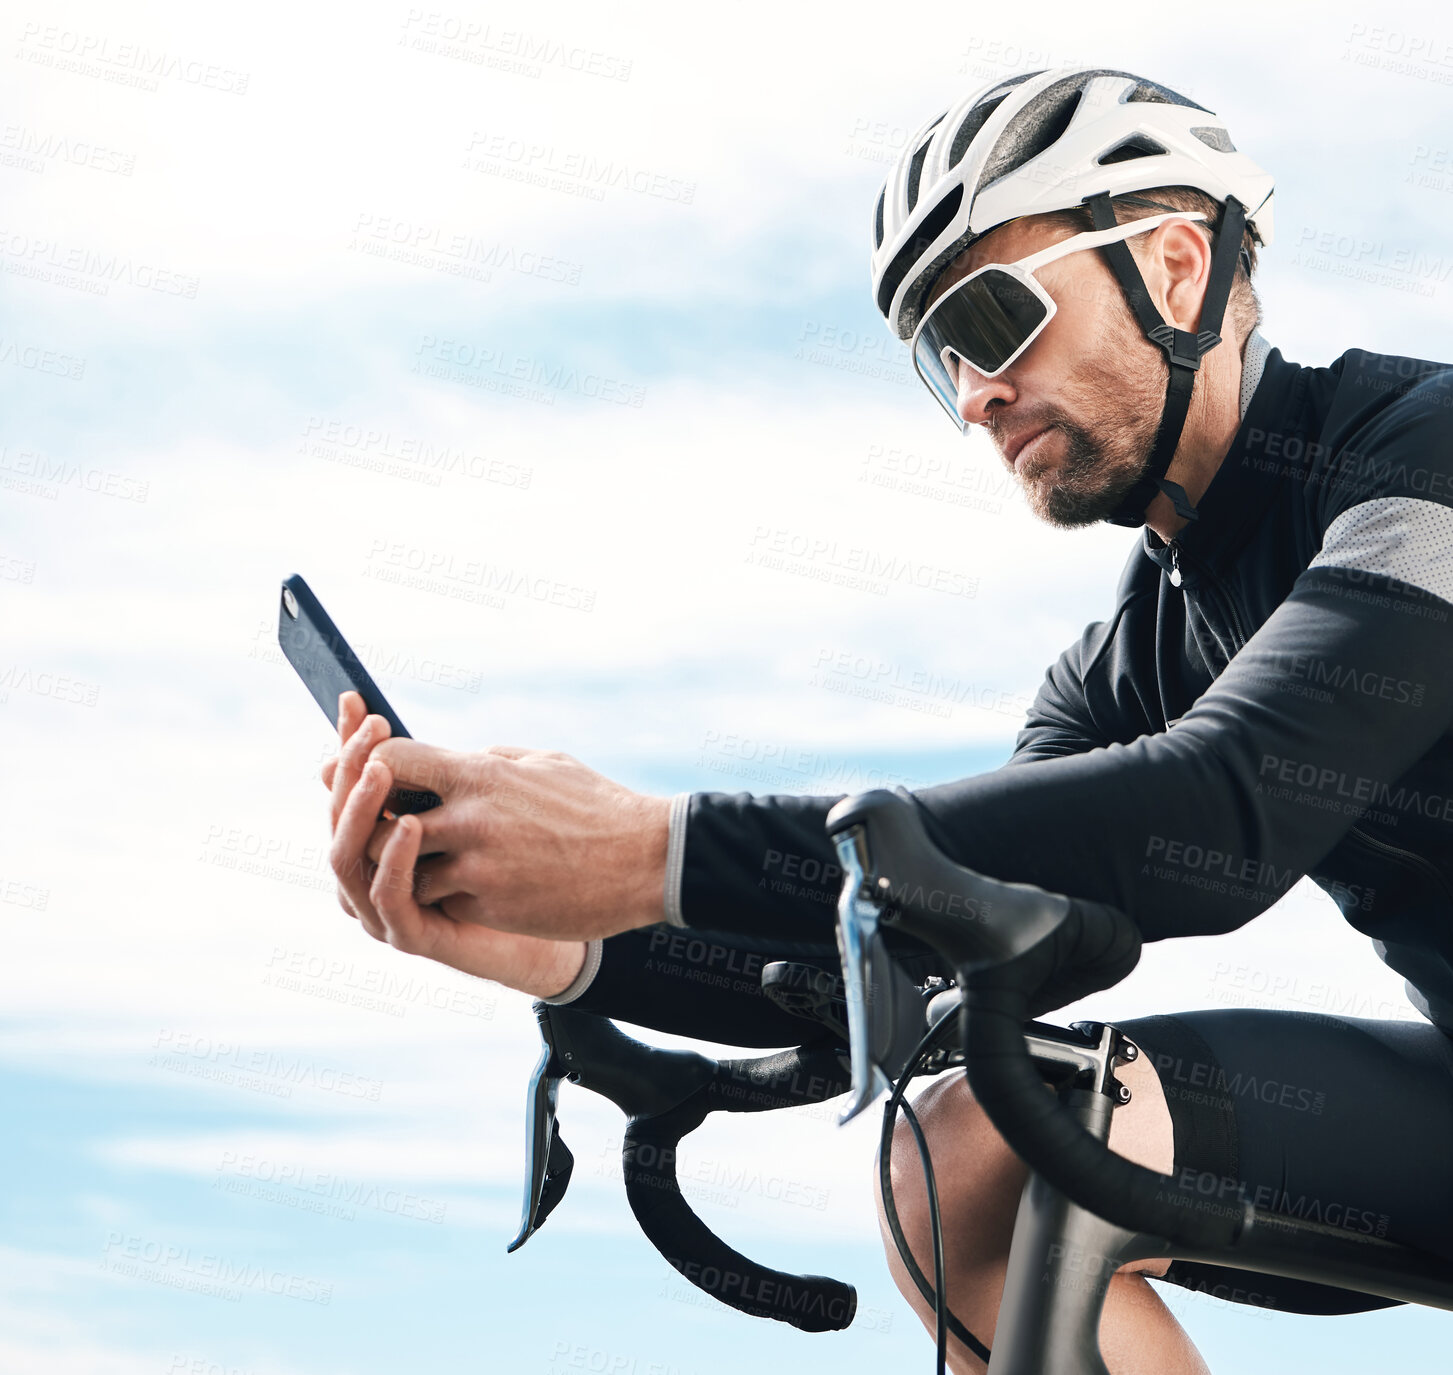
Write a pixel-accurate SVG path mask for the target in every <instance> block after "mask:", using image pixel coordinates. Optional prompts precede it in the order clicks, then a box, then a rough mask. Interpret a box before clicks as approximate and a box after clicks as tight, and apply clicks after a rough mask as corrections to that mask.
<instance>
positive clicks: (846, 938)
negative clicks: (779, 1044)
mask: <svg viewBox="0 0 1453 1375" xmlns="http://www.w3.org/2000/svg"><path fill="white" fill-rule="evenodd" d="M862 841H863V833H862V828H861V827H856V826H855V827H852V828H850V829H849V830H847V831H845V832H844V833H843V834H842V835H839V836H837V837H835V842H836V845H837V852H838V861H839V863H840V864H841V866H842V871H843V889H842V896H841V897H840V899H839V900H838V923H837V941H838V957H839V959H840V961H841V963H842V969H843V984H844V987H845V989H846V991H847V1015H848V1032H849V1037H848V1063H849V1066H850V1068H851V1070H852V1078H853V1086H852V1097H851V1099H850V1100H849V1103H848V1106H847V1108H846V1110H845V1111H844V1112H843V1114H842V1116H841V1117H839V1118H838V1125H839V1126H842V1125H844V1124H845V1123H848V1122H851V1121H852V1120H853V1118H854V1117H856V1116H857V1115H858V1114H859V1113H860V1112H862V1110H863V1109H864V1108H866V1107H867V1106H868V1105H869V1104H870V1103H871V1102H872V1101H873V1100H874V1099H875V1098H876V1097H877V1096H878V1095H879V1094H880V1093H883V1092H884V1091H885V1090H886V1089H888V1088H889V1087H890V1085H891V1084H892V1082H893V1080H894V1079H896V1078H897V1077H898V1076H899V1075H900V1074H901V1073H902V1072H903V1070H904V1069H905V1068H906V1067H907V1064H908V1061H909V1060H910V1059H911V1058H912V1056H913V1052H914V1049H915V1048H916V1047H917V1045H918V1043H919V1041H920V1039H921V1038H922V1036H923V1033H924V1031H925V1030H926V1028H927V1022H926V1017H925V1012H926V1009H925V1006H924V1002H923V994H922V993H921V991H920V990H919V988H918V985H917V984H915V983H914V982H913V980H912V979H910V978H909V977H908V975H907V974H905V973H904V972H903V970H902V969H901V968H900V967H899V966H898V963H897V961H896V960H894V958H893V956H892V955H891V954H890V953H889V951H888V947H887V944H886V943H885V942H884V940H883V936H882V933H881V931H880V929H879V907H878V903H877V902H876V901H875V898H874V894H873V889H872V888H871V886H870V882H869V878H868V872H867V863H866V856H865V853H864V846H863V844H862Z"/></svg>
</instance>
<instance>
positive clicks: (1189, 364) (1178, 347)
mask: <svg viewBox="0 0 1453 1375" xmlns="http://www.w3.org/2000/svg"><path fill="white" fill-rule="evenodd" d="M1082 204H1084V205H1086V206H1088V207H1089V210H1090V214H1091V215H1092V216H1093V217H1094V221H1095V228H1096V229H1111V228H1113V227H1114V226H1115V225H1116V224H1118V223H1119V221H1118V220H1117V219H1116V217H1115V208H1114V206H1112V205H1111V204H1110V196H1109V193H1108V192H1105V191H1101V192H1098V193H1097V194H1095V195H1093V196H1086V197H1085V198H1084V201H1083V202H1082ZM1245 227H1246V211H1245V208H1244V207H1243V206H1242V204H1241V202H1240V201H1238V200H1237V199H1236V197H1235V196H1227V197H1226V204H1225V208H1224V209H1223V211H1222V213H1221V218H1220V222H1219V223H1218V225H1217V232H1216V244H1215V247H1214V248H1213V249H1212V251H1211V271H1210V275H1209V277H1208V279H1207V281H1206V295H1205V299H1204V300H1203V301H1202V303H1201V324H1202V326H1203V328H1202V329H1201V330H1200V331H1199V332H1198V333H1196V334H1192V333H1190V332H1189V331H1188V330H1183V329H1176V328H1175V327H1174V326H1172V325H1168V324H1166V322H1165V321H1164V320H1163V319H1162V318H1161V314H1160V312H1159V311H1158V310H1157V309H1156V308H1155V302H1154V301H1152V300H1151V299H1150V292H1149V291H1147V290H1146V286H1145V279H1144V278H1143V277H1141V275H1140V269H1139V268H1138V267H1137V266H1136V265H1135V259H1134V257H1133V256H1132V254H1131V252H1130V249H1129V247H1128V245H1127V244H1126V243H1125V242H1124V241H1123V240H1122V241H1121V242H1120V243H1111V244H1102V245H1101V246H1100V252H1101V253H1103V254H1104V255H1105V258H1106V260H1107V261H1108V262H1109V265H1110V270H1111V271H1112V272H1113V273H1114V274H1115V277H1116V279H1117V280H1118V281H1119V283H1120V288H1121V290H1122V291H1123V292H1124V293H1125V299H1126V301H1127V303H1128V304H1129V306H1130V309H1131V311H1132V312H1133V313H1134V315H1135V318H1136V320H1137V321H1138V322H1139V324H1140V328H1141V329H1143V330H1144V331H1145V336H1146V338H1148V339H1149V340H1150V341H1151V342H1152V343H1155V344H1159V345H1160V347H1161V348H1163V349H1164V350H1165V354H1166V361H1167V363H1168V364H1169V366H1170V375H1169V377H1168V379H1167V381H1166V390H1165V406H1164V408H1163V409H1162V411H1161V415H1160V425H1159V426H1158V427H1157V429H1156V432H1155V442H1154V444H1153V445H1152V446H1151V451H1150V458H1149V460H1148V461H1147V463H1146V465H1145V471H1144V472H1143V473H1141V475H1140V476H1139V477H1138V478H1137V479H1136V480H1135V485H1134V486H1133V487H1131V489H1130V490H1129V491H1128V492H1127V493H1126V494H1125V497H1124V499H1123V500H1122V501H1121V502H1120V504H1119V505H1118V506H1117V507H1116V508H1115V510H1114V511H1112V512H1111V513H1110V514H1109V515H1108V516H1106V517H1105V519H1106V520H1107V521H1108V522H1109V523H1110V524H1111V525H1124V526H1130V527H1134V526H1139V525H1144V524H1145V511H1146V508H1147V507H1148V506H1149V505H1150V503H1151V502H1152V501H1153V500H1154V499H1155V495H1156V493H1157V492H1164V493H1165V494H1166V496H1168V497H1169V498H1170V500H1171V504H1172V505H1173V506H1174V507H1175V511H1176V514H1177V515H1178V516H1181V517H1182V518H1183V519H1185V520H1195V519H1197V516H1198V512H1197V511H1196V508H1195V507H1194V506H1193V505H1191V500H1190V497H1189V496H1187V495H1186V490H1185V488H1184V487H1182V486H1181V485H1180V484H1179V483H1176V482H1171V481H1170V480H1169V479H1168V478H1167V477H1166V472H1167V470H1168V469H1169V468H1170V464H1171V459H1172V458H1174V457H1175V451H1176V446H1177V445H1178V444H1179V443H1180V439H1181V431H1182V430H1183V429H1184V428H1185V424H1186V414H1187V412H1188V411H1189V410H1190V405H1191V392H1192V389H1193V388H1194V386H1195V382H1196V373H1197V371H1198V370H1199V369H1200V366H1201V358H1202V357H1203V356H1204V355H1205V354H1207V353H1209V352H1210V351H1211V350H1212V349H1213V348H1215V347H1216V345H1217V344H1219V343H1220V342H1221V335H1220V329H1221V321H1222V317H1223V316H1224V315H1225V313H1226V302H1227V300H1228V299H1229V298H1230V295H1231V281H1232V278H1233V277H1234V276H1235V275H1236V263H1237V259H1238V257H1239V256H1240V254H1241V238H1242V233H1243V231H1244V229H1245Z"/></svg>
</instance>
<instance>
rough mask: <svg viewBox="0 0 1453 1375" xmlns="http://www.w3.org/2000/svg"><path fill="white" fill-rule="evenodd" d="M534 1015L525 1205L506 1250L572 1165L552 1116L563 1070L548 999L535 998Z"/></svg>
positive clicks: (523, 1237) (557, 1193)
mask: <svg viewBox="0 0 1453 1375" xmlns="http://www.w3.org/2000/svg"><path fill="white" fill-rule="evenodd" d="M535 1016H536V1019H537V1020H538V1021H539V1023H540V1039H541V1041H542V1042H543V1043H544V1044H543V1046H542V1047H541V1050H540V1058H539V1060H538V1061H537V1062H536V1064H535V1069H534V1072H533V1073H532V1074H531V1075H530V1083H529V1088H528V1089H527V1091H526V1104H527V1108H526V1117H527V1121H526V1125H525V1206H524V1212H523V1215H522V1216H521V1218H520V1230H519V1234H518V1235H517V1236H516V1237H515V1239H514V1240H513V1241H512V1242H510V1244H509V1245H508V1246H507V1247H505V1252H506V1254H509V1253H512V1252H514V1251H518V1250H519V1248H520V1247H521V1246H523V1245H524V1244H525V1243H526V1242H527V1241H528V1240H529V1239H530V1238H531V1237H532V1236H534V1235H535V1233H536V1232H538V1231H539V1230H540V1228H541V1227H542V1226H543V1225H544V1223H545V1219H546V1218H547V1217H549V1216H550V1214H551V1213H552V1212H553V1211H554V1209H555V1205H556V1204H557V1203H559V1202H560V1200H561V1199H562V1198H564V1197H565V1190H566V1188H567V1187H568V1186H569V1184H570V1174H571V1171H572V1170H573V1169H574V1168H575V1157H574V1156H573V1155H572V1154H571V1153H570V1148H569V1147H568V1146H567V1145H566V1144H565V1141H564V1139H563V1138H562V1137H561V1135H560V1124H559V1122H557V1121H556V1120H555V1109H556V1103H557V1101H558V1099H559V1095H560V1081H561V1080H562V1079H564V1078H565V1077H566V1076H567V1071H566V1069H565V1067H564V1066H563V1065H562V1064H561V1063H560V1058H559V1056H558V1055H557V1053H556V1050H555V1035H554V1027H553V1026H552V1024H551V1021H550V1005H549V1004H548V1003H536V1004H535Z"/></svg>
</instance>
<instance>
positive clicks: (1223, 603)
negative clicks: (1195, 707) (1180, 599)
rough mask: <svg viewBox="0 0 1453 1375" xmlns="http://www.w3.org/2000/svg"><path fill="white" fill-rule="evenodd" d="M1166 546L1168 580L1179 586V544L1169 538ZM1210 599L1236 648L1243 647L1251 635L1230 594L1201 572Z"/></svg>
mask: <svg viewBox="0 0 1453 1375" xmlns="http://www.w3.org/2000/svg"><path fill="white" fill-rule="evenodd" d="M1166 548H1167V549H1169V550H1170V581H1171V586H1172V587H1179V586H1180V585H1181V583H1182V581H1183V578H1182V574H1181V546H1180V544H1179V542H1178V541H1176V540H1174V539H1173V540H1171V541H1170V542H1169V543H1168V544H1167V545H1166ZM1201 585H1202V586H1203V587H1204V588H1205V590H1206V594H1207V596H1208V597H1209V599H1210V601H1211V602H1212V603H1213V604H1214V605H1215V607H1216V609H1217V610H1218V611H1219V612H1220V613H1221V615H1222V616H1223V617H1224V618H1225V620H1226V628H1227V629H1228V630H1229V631H1230V632H1231V638H1232V641H1233V642H1234V644H1235V646H1236V648H1237V649H1238V650H1239V649H1241V648H1243V647H1244V646H1245V644H1246V642H1247V640H1249V639H1250V638H1251V637H1250V636H1249V635H1248V634H1247V633H1246V627H1245V626H1244V625H1243V624H1242V623H1241V616H1240V614H1239V613H1238V612H1237V610H1236V606H1235V604H1234V603H1233V601H1232V600H1231V594H1230V593H1229V592H1226V591H1225V590H1224V589H1223V588H1222V586H1221V584H1220V583H1219V582H1217V581H1216V579H1215V578H1212V577H1210V576H1208V575H1206V574H1205V573H1204V571H1203V572H1202V583H1201Z"/></svg>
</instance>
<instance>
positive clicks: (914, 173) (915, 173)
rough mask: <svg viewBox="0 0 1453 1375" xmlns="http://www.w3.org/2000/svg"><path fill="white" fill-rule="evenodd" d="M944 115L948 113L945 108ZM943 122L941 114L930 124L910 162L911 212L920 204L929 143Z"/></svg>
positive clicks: (909, 208) (909, 205)
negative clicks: (919, 191) (920, 189)
mask: <svg viewBox="0 0 1453 1375" xmlns="http://www.w3.org/2000/svg"><path fill="white" fill-rule="evenodd" d="M943 113H944V115H946V114H947V113H948V111H947V110H945V111H944V112H943ZM942 123H943V115H940V116H939V117H938V118H937V119H936V120H934V121H933V123H932V124H930V125H929V126H928V129H927V131H926V132H925V133H924V135H923V142H922V143H920V144H919V145H918V147H917V148H916V149H915V150H914V152H913V160H912V161H911V162H910V163H909V164H908V210H909V213H910V214H911V213H912V211H913V207H914V206H915V205H917V204H918V183H919V180H920V178H922V176H923V164H924V161H925V159H927V157H928V145H929V144H930V143H932V142H933V131H934V130H935V129H937V128H938V126H939V125H940V124H942Z"/></svg>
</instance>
